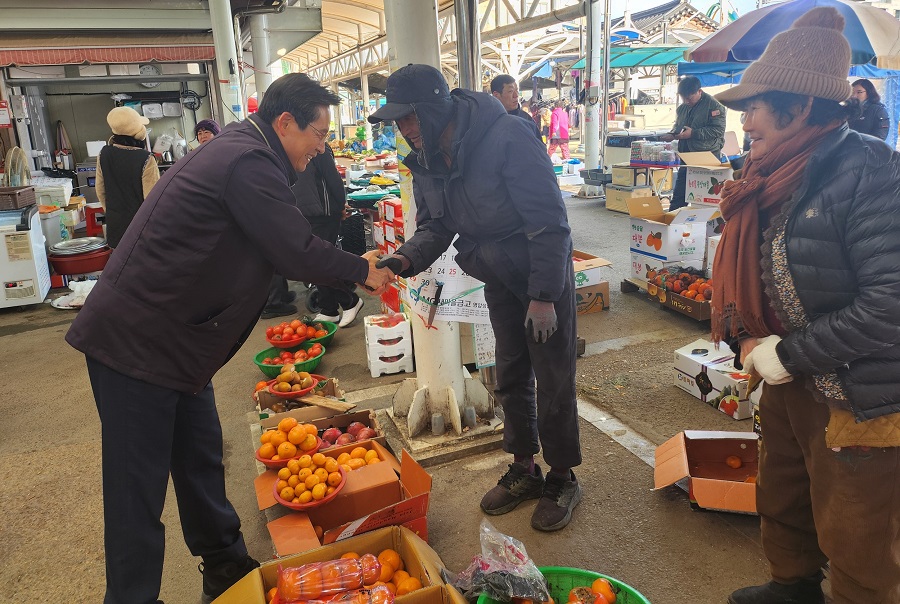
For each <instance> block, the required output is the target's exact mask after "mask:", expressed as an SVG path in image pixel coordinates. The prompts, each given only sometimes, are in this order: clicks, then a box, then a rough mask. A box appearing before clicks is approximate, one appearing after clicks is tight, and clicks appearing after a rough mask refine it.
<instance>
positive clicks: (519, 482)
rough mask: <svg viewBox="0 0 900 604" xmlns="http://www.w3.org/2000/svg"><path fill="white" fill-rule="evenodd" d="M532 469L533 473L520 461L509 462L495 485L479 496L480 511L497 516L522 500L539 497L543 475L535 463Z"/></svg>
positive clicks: (542, 487) (542, 489) (509, 510)
mask: <svg viewBox="0 0 900 604" xmlns="http://www.w3.org/2000/svg"><path fill="white" fill-rule="evenodd" d="M534 471H535V474H531V473H530V472H529V471H528V468H526V467H525V466H524V465H522V464H520V463H511V464H509V469H508V470H507V471H506V474H504V475H503V477H502V478H501V479H500V480H499V481H498V482H497V486H495V487H494V488H493V489H491V490H490V491H488V492H487V494H486V495H485V496H484V497H482V498H481V509H482V511H483V512H484V513H485V514H490V515H491V516H498V515H500V514H505V513H507V512H511V511H512V510H513V509H515V507H516V506H517V505H519V504H520V503H522V502H523V501H526V500H528V499H537V498H538V497H540V496H541V493H542V492H543V491H544V475H543V473H542V472H541V467H540V466H539V465H537V464H534Z"/></svg>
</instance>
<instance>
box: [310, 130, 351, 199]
mask: <svg viewBox="0 0 900 604" xmlns="http://www.w3.org/2000/svg"><path fill="white" fill-rule="evenodd" d="M313 161H315V162H316V167H317V168H318V170H319V174H320V176H321V182H322V184H323V185H324V190H323V191H322V195H323V197H322V199H323V201H324V203H325V204H326V205H327V206H328V214H329V215H331V216H333V215H336V214H341V213H343V211H344V205H345V204H346V202H347V192H346V190H345V189H344V179H343V178H341V173H340V172H338V169H337V165H335V163H334V154H333V153H332V152H331V149H330V148H327V147H326V149H325V153H322V154H319V155H317V156H316V157H315V158H314V160H313Z"/></svg>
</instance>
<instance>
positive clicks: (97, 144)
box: [85, 141, 106, 157]
mask: <svg viewBox="0 0 900 604" xmlns="http://www.w3.org/2000/svg"><path fill="white" fill-rule="evenodd" d="M85 145H86V146H87V154H88V157H97V156H98V155H100V149H102V148H103V147H105V146H106V141H87V142H86V143H85Z"/></svg>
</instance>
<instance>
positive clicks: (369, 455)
mask: <svg viewBox="0 0 900 604" xmlns="http://www.w3.org/2000/svg"><path fill="white" fill-rule="evenodd" d="M377 457H378V451H376V450H375V449H372V450H371V451H366V454H365V455H364V456H363V459H365V460H366V462H367V463H368V462H369V461H370V460H371V459H372V458H377Z"/></svg>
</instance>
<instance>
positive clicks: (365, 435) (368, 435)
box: [356, 428, 378, 440]
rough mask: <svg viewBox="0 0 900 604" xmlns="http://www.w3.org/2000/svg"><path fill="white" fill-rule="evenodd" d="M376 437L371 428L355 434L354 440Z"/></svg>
mask: <svg viewBox="0 0 900 604" xmlns="http://www.w3.org/2000/svg"><path fill="white" fill-rule="evenodd" d="M376 436H378V435H377V434H376V433H375V430H373V429H372V428H363V429H362V430H360V431H359V432H357V433H356V440H366V439H367V438H375V437H376Z"/></svg>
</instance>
